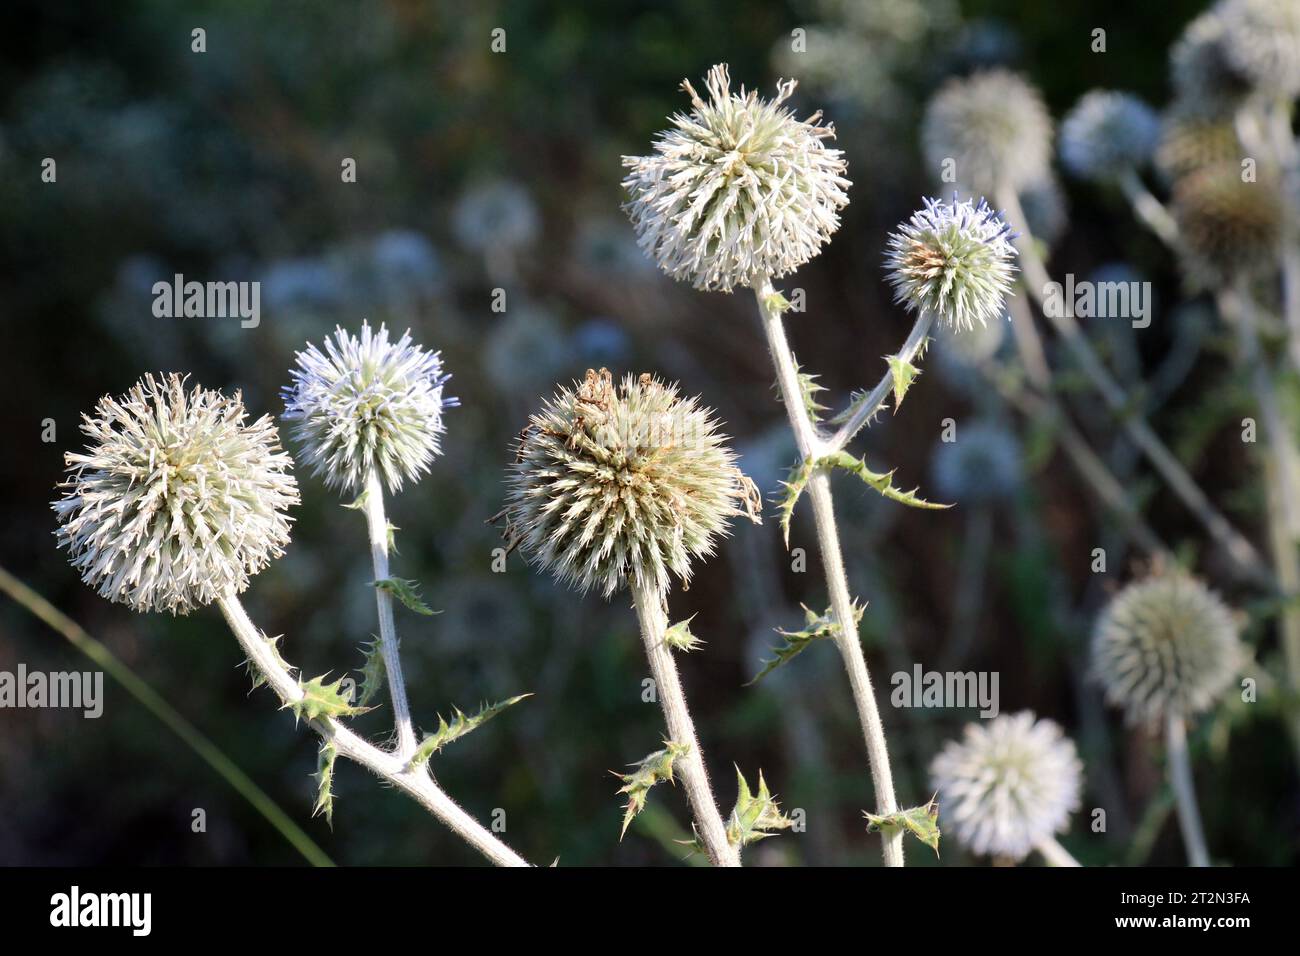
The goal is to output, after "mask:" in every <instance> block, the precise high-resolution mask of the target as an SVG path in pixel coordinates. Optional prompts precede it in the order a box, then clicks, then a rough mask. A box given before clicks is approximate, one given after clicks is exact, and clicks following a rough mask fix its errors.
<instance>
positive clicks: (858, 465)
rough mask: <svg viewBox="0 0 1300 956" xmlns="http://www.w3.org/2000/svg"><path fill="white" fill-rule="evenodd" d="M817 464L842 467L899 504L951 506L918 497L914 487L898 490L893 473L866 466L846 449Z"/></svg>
mask: <svg viewBox="0 0 1300 956" xmlns="http://www.w3.org/2000/svg"><path fill="white" fill-rule="evenodd" d="M818 464H819V465H824V466H825V467H828V468H843V469H844V470H845V471H847V472H850V473H851V474H854V475H857V476H858V477H859V478H861V479H862V480H863V481H864V482H866V484H868V485H870V486H871V487H872V488H874V489H875V490H876V491H878V492H880V494H882V495H884V496H885V497H886V498H888V499H890V500H891V501H897V502H899V503H900V504H904V505H909V506H910V507H913V508H929V509H932V510H936V511H941V510H943V509H945V508H951V507H952V505H945V504H938V503H936V502H933V501H926V500H925V499H924V498H918V497H917V496H916V492H917V490H918V489H916V488H913V489H912V490H911V491H900V490H899V489H897V488H895V487H894V473H893V472H892V471H887V472H884V473H883V474H881V473H877V472H874V471H872V470H871V469H870V468H868V467H867V461H866V459H865V458H863V459H858V458H854V457H853V456H852V455H850V454H849V453H848V452H846V451H837V452H833V453H831V454H829V455H826V456H825V457H824V458H820V459H818Z"/></svg>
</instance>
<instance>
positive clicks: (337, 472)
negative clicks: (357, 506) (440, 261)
mask: <svg viewBox="0 0 1300 956" xmlns="http://www.w3.org/2000/svg"><path fill="white" fill-rule="evenodd" d="M289 374H290V375H291V376H292V378H293V384H292V385H288V386H285V388H284V389H283V397H284V408H285V410H284V420H285V421H288V422H294V423H296V424H295V426H294V429H293V437H294V438H295V439H296V440H297V441H298V442H299V443H300V444H301V446H302V448H301V449H300V451H299V455H300V457H301V459H302V461H303V463H304V464H309V465H311V466H312V470H313V473H314V474H317V475H324V476H325V484H326V485H327V486H329V487H331V488H339V489H341V490H343V491H357V490H359V489H360V488H362V487H363V486H364V485H365V482H366V478H367V475H369V473H370V472H371V471H372V470H375V471H377V472H378V474H379V476H380V477H381V478H382V479H383V481H384V483H385V484H386V485H387V486H388V490H389V491H397V490H398V489H399V488H401V487H402V481H403V480H410V481H417V480H419V478H420V476H421V475H423V474H424V473H425V472H426V471H428V470H429V466H430V465H431V464H432V463H433V459H434V457H435V456H437V455H438V454H439V453H440V452H441V450H442V449H441V445H440V441H441V437H442V433H443V432H444V431H445V430H446V429H445V426H444V424H443V420H442V413H443V410H444V409H446V408H449V407H451V406H453V405H456V404H458V403H457V401H456V399H454V398H447V397H445V396H444V395H443V385H444V383H445V382H446V381H447V379H448V378H449V377H450V376H448V375H446V374H444V373H443V370H442V358H441V355H440V353H438V352H426V351H425V350H424V349H423V348H422V347H420V346H419V345H414V344H412V342H411V333H410V332H409V331H407V332H405V333H403V335H402V337H401V338H400V339H398V340H397V341H396V342H390V341H389V340H388V330H387V329H386V328H385V327H384V326H383V325H380V326H379V331H378V332H375V331H373V330H372V329H371V328H370V324H369V323H367V322H363V323H362V324H361V335H360V337H357V336H353V335H351V334H349V333H348V332H346V331H344V330H343V329H342V328H336V329H335V332H334V337H333V338H332V339H329V338H327V339H326V340H325V351H323V352H322V351H321V350H320V349H318V348H317V347H316V346H315V345H312V344H310V343H308V345H307V348H306V349H305V350H304V351H302V352H299V353H298V354H297V367H296V368H293V369H291V370H290V372H289Z"/></svg>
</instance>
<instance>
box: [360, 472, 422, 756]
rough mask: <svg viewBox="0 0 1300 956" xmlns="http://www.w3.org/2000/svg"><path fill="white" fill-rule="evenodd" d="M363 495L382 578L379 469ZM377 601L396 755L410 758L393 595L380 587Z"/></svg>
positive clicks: (411, 740) (411, 733)
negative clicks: (395, 741)
mask: <svg viewBox="0 0 1300 956" xmlns="http://www.w3.org/2000/svg"><path fill="white" fill-rule="evenodd" d="M362 494H363V504H364V506H365V512H366V526H367V528H368V529H369V531H370V559H371V562H372V563H373V564H374V568H375V580H376V581H383V580H384V579H385V578H387V577H388V576H389V574H388V518H387V517H386V516H385V514H384V486H383V484H382V483H381V482H380V480H379V472H378V471H377V470H376V469H374V468H372V469H370V472H369V473H368V474H367V475H366V489H365V491H364V492H363V493H362ZM375 604H376V606H377V607H378V610H379V653H380V654H381V655H382V656H383V659H384V672H385V673H386V674H387V675H388V695H389V697H390V698H391V699H392V701H393V721H394V723H395V724H396V727H397V755H398V756H399V757H401V758H402V759H404V760H409V759H410V757H411V754H413V753H415V728H414V727H412V726H411V705H410V704H408V703H407V701H406V680H405V678H404V677H403V676H402V658H401V655H400V654H399V653H398V641H397V626H396V625H395V624H394V623H393V595H392V594H391V593H389V592H388V591H387V590H385V589H384V588H379V587H377V588H375Z"/></svg>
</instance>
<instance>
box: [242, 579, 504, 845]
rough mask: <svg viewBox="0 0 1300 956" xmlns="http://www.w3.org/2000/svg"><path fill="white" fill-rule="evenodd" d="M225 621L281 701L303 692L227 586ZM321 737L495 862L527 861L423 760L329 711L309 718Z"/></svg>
mask: <svg viewBox="0 0 1300 956" xmlns="http://www.w3.org/2000/svg"><path fill="white" fill-rule="evenodd" d="M218 603H219V604H220V606H221V613H222V614H224V615H225V618H226V623H227V624H229V625H230V630H231V631H232V632H233V633H234V635H235V637H236V638H237V639H238V641H239V643H240V645H241V646H242V647H243V649H244V653H245V654H247V655H248V659H249V661H250V662H251V663H252V665H253V667H255V668H256V669H257V671H258V672H259V673H260V674H261V675H262V676H263V677H265V678H266V682H267V684H268V685H270V687H271V689H272V690H274V691H275V693H276V695H277V696H279V698H280V700H282V701H283V702H284V703H285V704H291V703H294V702H296V701H299V700H301V699H302V697H303V692H302V688H301V687H299V686H298V681H297V680H296V679H295V678H294V677H293V675H292V674H290V673H289V671H288V670H287V669H286V667H285V665H284V664H283V662H282V661H281V660H280V658H279V656H278V655H277V654H276V653H275V652H274V651H273V649H272V648H271V645H270V643H269V642H268V641H267V640H266V638H265V637H264V636H263V635H262V632H261V631H259V630H258V629H257V627H255V626H254V624H253V622H252V621H251V620H250V619H249V617H248V612H247V611H245V610H244V606H243V604H242V603H241V602H240V600H239V596H238V595H237V594H235V592H234V591H227V592H226V593H225V594H224V595H223V596H222V597H221V598H219V599H218ZM310 723H311V727H312V729H313V730H315V731H316V733H318V734H319V735H320V736H321V739H322V740H326V741H332V742H333V743H334V745H335V746H336V747H337V748H338V751H339V753H341V754H342V755H343V756H345V757H347V758H348V759H350V760H353V761H355V762H357V763H359V764H360V765H361V766H363V767H365V768H366V769H367V770H369V771H370V772H371V773H373V774H374V775H375V776H377V777H379V778H380V779H382V780H385V781H387V782H388V783H391V784H392V785H393V786H395V787H398V788H400V789H401V790H404V791H406V792H407V793H408V794H410V795H411V796H412V797H414V798H415V800H416V802H417V803H419V804H420V806H422V807H424V808H425V809H426V810H428V811H429V812H430V813H431V814H433V815H434V816H435V817H436V818H437V819H439V820H440V821H442V823H444V824H445V825H446V826H447V827H448V828H450V829H451V831H452V832H453V833H455V834H456V835H457V836H459V837H460V838H461V839H463V840H464V841H465V842H466V843H468V844H469V845H470V846H472V847H474V849H476V850H478V851H479V852H480V853H482V854H483V855H484V856H485V857H487V858H488V860H490V861H491V862H493V863H495V864H496V865H497V866H528V863H527V861H525V860H524V859H523V857H521V856H519V855H518V854H517V853H515V852H514V851H513V850H511V849H510V848H509V847H508V846H506V845H505V844H504V843H502V842H501V840H499V839H498V838H497V837H496V836H495V835H494V834H492V833H491V832H489V831H488V830H487V829H486V828H485V827H483V826H482V825H481V824H480V823H479V822H478V821H477V820H475V819H474V818H473V817H471V816H470V815H469V814H468V813H466V812H465V811H464V810H463V809H461V807H460V806H459V805H458V804H457V803H456V802H455V801H454V800H452V799H451V797H449V796H447V794H446V793H445V792H443V790H442V788H441V787H439V786H438V785H437V784H436V783H434V781H433V779H432V778H431V777H430V776H429V773H428V769H427V768H426V767H424V766H421V767H419V768H415V769H412V768H411V767H410V761H409V760H408V759H406V758H404V757H402V756H399V755H397V754H392V753H387V752H385V751H383V750H380V749H379V748H378V747H376V746H374V745H373V744H370V743H367V742H366V741H365V740H362V739H361V738H360V737H359V736H357V735H356V734H355V733H353V732H352V731H351V730H349V729H348V728H347V727H345V726H344V725H343V724H342V723H341V722H340V721H338V720H336V719H335V718H333V717H322V718H319V719H317V720H313V721H310Z"/></svg>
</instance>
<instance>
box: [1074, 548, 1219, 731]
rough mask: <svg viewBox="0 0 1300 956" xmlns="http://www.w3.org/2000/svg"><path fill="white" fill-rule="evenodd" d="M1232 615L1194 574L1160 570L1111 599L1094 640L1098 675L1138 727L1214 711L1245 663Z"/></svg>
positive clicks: (1111, 699) (1114, 701)
mask: <svg viewBox="0 0 1300 956" xmlns="http://www.w3.org/2000/svg"><path fill="white" fill-rule="evenodd" d="M1238 633H1239V627H1238V624H1237V620H1236V618H1235V616H1234V615H1233V613H1232V611H1230V610H1229V609H1228V607H1227V606H1226V605H1225V604H1224V603H1223V601H1221V600H1220V599H1219V597H1218V595H1216V594H1215V593H1214V592H1213V591H1211V590H1210V589H1209V588H1207V587H1206V586H1205V585H1204V584H1202V583H1201V582H1200V581H1199V580H1198V579H1196V578H1194V577H1192V576H1191V575H1190V574H1188V573H1186V572H1184V571H1181V570H1174V571H1158V572H1157V573H1155V574H1153V575H1152V576H1150V577H1148V578H1145V579H1143V580H1140V581H1135V582H1133V583H1132V584H1129V585H1128V586H1127V587H1125V588H1124V589H1123V590H1121V591H1120V592H1119V593H1118V594H1117V595H1115V597H1114V598H1113V599H1112V600H1111V602H1110V604H1108V605H1107V606H1106V608H1105V610H1103V611H1102V613H1101V616H1100V617H1099V618H1098V619H1097V623H1096V627H1095V628H1094V630H1093V637H1092V671H1093V674H1094V676H1095V678H1096V679H1097V680H1098V682H1099V683H1100V684H1101V685H1102V687H1103V688H1104V689H1105V692H1106V700H1107V701H1108V702H1110V703H1111V704H1113V705H1115V706H1117V707H1122V708H1124V710H1125V712H1126V715H1127V717H1128V719H1129V721H1130V722H1131V723H1141V722H1144V721H1155V720H1161V719H1163V718H1166V717H1170V716H1185V717H1190V716H1193V715H1195V714H1198V713H1200V712H1202V711H1204V710H1207V709H1208V708H1209V707H1211V706H1212V705H1213V704H1214V702H1215V701H1216V700H1217V699H1218V698H1219V696H1220V695H1221V694H1223V693H1224V691H1226V690H1227V689H1228V687H1229V685H1230V684H1231V683H1232V680H1233V678H1234V677H1235V676H1236V672H1237V669H1238V667H1239V665H1240V663H1241V660H1242V652H1241V644H1240V641H1239V639H1238Z"/></svg>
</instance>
